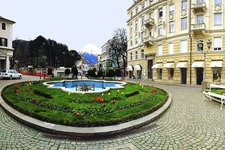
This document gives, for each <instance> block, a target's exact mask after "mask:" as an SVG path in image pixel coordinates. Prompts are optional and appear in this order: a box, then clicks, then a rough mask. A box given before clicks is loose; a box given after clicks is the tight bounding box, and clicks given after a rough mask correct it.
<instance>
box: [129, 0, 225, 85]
mask: <svg viewBox="0 0 225 150" xmlns="http://www.w3.org/2000/svg"><path fill="white" fill-rule="evenodd" d="M224 9H225V1H223V0H136V1H135V2H134V3H133V5H132V6H131V7H130V8H129V9H128V16H129V19H128V21H127V25H128V67H127V71H128V77H130V78H131V77H132V76H135V77H136V78H144V79H152V80H154V81H157V82H167V83H178V84H179V83H180V84H199V85H200V84H201V82H202V81H203V80H204V81H207V82H209V83H211V82H223V83H225V13H224Z"/></svg>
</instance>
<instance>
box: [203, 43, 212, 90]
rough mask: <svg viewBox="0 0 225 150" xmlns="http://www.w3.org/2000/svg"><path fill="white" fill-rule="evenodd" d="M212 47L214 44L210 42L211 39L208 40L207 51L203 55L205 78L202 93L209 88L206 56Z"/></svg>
mask: <svg viewBox="0 0 225 150" xmlns="http://www.w3.org/2000/svg"><path fill="white" fill-rule="evenodd" d="M211 45H212V42H211V41H210V39H208V41H207V48H208V49H207V50H203V54H204V76H203V81H202V91H203V90H205V89H206V87H207V81H206V54H207V53H208V51H209V50H210V48H211Z"/></svg>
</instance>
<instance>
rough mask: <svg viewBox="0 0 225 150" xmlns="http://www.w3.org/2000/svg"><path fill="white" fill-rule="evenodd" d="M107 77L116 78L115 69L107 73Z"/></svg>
mask: <svg viewBox="0 0 225 150" xmlns="http://www.w3.org/2000/svg"><path fill="white" fill-rule="evenodd" d="M106 76H107V77H114V76H115V71H114V70H113V69H109V70H107V71H106Z"/></svg>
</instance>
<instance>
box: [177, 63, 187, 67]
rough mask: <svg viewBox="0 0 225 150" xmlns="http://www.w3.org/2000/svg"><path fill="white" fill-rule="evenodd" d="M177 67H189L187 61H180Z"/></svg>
mask: <svg viewBox="0 0 225 150" xmlns="http://www.w3.org/2000/svg"><path fill="white" fill-rule="evenodd" d="M176 68H187V62H179V63H177V66H176Z"/></svg>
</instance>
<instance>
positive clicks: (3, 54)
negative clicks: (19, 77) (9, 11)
mask: <svg viewBox="0 0 225 150" xmlns="http://www.w3.org/2000/svg"><path fill="white" fill-rule="evenodd" d="M14 23H15V22H14V21H11V20H9V19H6V18H3V17H1V16H0V70H1V69H9V68H10V58H11V57H12V56H13V48H12V25H13V24H14Z"/></svg>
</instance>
